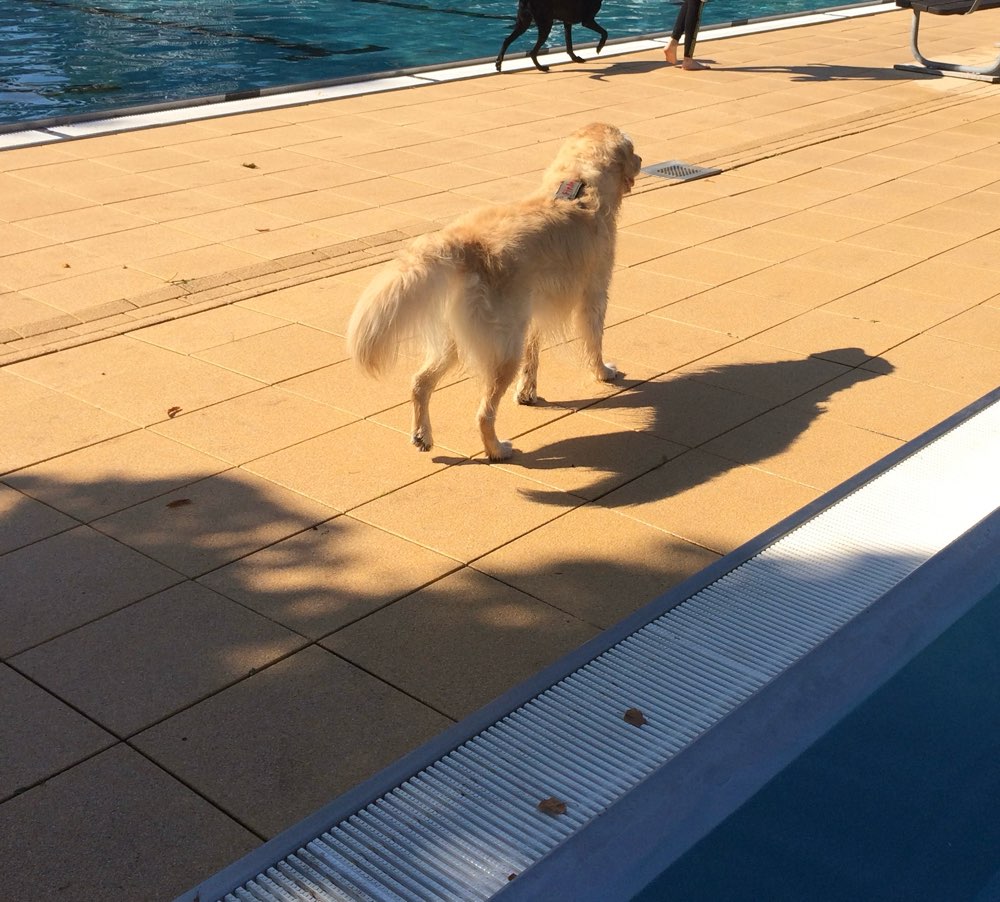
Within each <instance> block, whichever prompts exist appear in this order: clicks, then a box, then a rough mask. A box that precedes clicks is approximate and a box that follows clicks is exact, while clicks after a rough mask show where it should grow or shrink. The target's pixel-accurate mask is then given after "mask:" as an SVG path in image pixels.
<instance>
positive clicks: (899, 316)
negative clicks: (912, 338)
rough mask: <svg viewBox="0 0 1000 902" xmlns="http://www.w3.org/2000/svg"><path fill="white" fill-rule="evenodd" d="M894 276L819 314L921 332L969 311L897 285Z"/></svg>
mask: <svg viewBox="0 0 1000 902" xmlns="http://www.w3.org/2000/svg"><path fill="white" fill-rule="evenodd" d="M898 279H899V277H898V276H895V277H892V278H890V279H886V280H885V281H884V282H878V283H876V284H874V285H870V286H868V287H867V288H862V289H861V290H859V291H853V292H851V293H850V294H845V295H844V296H843V297H840V298H838V299H836V300H835V301H832V302H830V303H829V304H826V305H825V306H824V307H823V310H824V311H826V312H828V313H836V314H840V315H844V316H850V317H854V318H857V319H858V320H860V321H861V322H864V323H872V324H875V325H888V326H894V327H898V328H903V329H908V330H910V331H911V332H922V331H925V330H927V329H929V328H931V327H933V326H936V325H937V324H938V323H942V322H944V321H946V320H948V319H951V318H952V317H953V316H956V315H957V314H959V313H961V312H963V311H965V310H969V309H971V308H972V307H973V306H974V305H975V302H974V301H970V300H969V299H967V298H965V297H958V298H947V297H941V296H940V295H936V294H928V293H925V292H924V291H922V290H920V289H919V288H908V287H906V286H904V285H901V284H899V281H898Z"/></svg>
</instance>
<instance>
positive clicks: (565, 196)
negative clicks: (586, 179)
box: [554, 179, 583, 200]
mask: <svg viewBox="0 0 1000 902" xmlns="http://www.w3.org/2000/svg"><path fill="white" fill-rule="evenodd" d="M581 191H583V182H582V181H580V179H570V180H569V181H566V182H560V184H559V187H558V189H556V193H555V195H554V197H555V198H556V200H576V199H577V198H578V197H579V196H580V192H581Z"/></svg>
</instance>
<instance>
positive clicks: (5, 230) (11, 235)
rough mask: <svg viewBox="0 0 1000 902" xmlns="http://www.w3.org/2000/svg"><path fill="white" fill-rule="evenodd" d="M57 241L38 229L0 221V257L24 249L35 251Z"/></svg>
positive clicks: (17, 252)
mask: <svg viewBox="0 0 1000 902" xmlns="http://www.w3.org/2000/svg"><path fill="white" fill-rule="evenodd" d="M55 215H57V216H58V215H59V214H55ZM55 243H56V241H55V239H54V238H51V237H48V236H46V235H43V234H41V233H40V232H39V231H38V230H37V229H32V228H30V227H27V228H23V227H21V226H16V225H11V224H10V223H7V222H0V257H7V256H10V255H11V254H19V253H21V252H22V251H34V250H37V249H38V248H40V247H48V246H49V245H51V244H55Z"/></svg>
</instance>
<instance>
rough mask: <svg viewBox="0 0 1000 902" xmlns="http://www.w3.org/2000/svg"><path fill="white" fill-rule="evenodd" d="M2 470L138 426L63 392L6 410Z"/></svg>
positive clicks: (0, 459)
mask: <svg viewBox="0 0 1000 902" xmlns="http://www.w3.org/2000/svg"><path fill="white" fill-rule="evenodd" d="M0 422H2V429H0V432H2V434H3V435H4V440H3V443H2V444H0V473H6V472H8V471H10V470H17V469H20V468H21V467H27V466H30V465H31V464H35V463H38V462H39V461H43V460H48V459H49V458H50V457H56V456H58V455H60V454H65V453H67V452H69V451H74V450H76V449H77V448H81V447H85V446H87V445H92V444H95V443H96V442H100V441H104V440H105V439H108V438H112V437H113V436H116V435H122V434H124V433H126V432H131V431H132V430H134V429H135V423H131V422H129V421H128V420H125V419H122V418H121V417H117V416H114V415H112V414H110V413H105V412H104V411H103V410H99V409H98V408H96V407H94V406H92V405H90V404H86V403H84V402H83V401H78V400H77V399H75V398H69V397H65V396H60V395H48V396H46V397H44V398H40V399H38V400H36V401H31V402H24V403H21V404H18V405H16V406H13V407H9V408H7V409H5V410H4V411H3V415H2V418H0Z"/></svg>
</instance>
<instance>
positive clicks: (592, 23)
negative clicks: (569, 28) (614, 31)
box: [580, 18, 608, 53]
mask: <svg viewBox="0 0 1000 902" xmlns="http://www.w3.org/2000/svg"><path fill="white" fill-rule="evenodd" d="M580 24H581V25H582V26H583V27H584V28H589V29H590V30H591V31H596V32H597V33H598V34H599V35H600V36H601V39H600V40H599V41H598V42H597V52H598V53H600V52H601V51H602V50H603V49H604V43H605V41H607V39H608V33H607V32H606V31H605V30H604V29H603V28H601V26H600V25H598V24H597V22H596V21H595V20H594V19H592V18H591V19H587V20H586V21H585V22H581V23H580Z"/></svg>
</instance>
